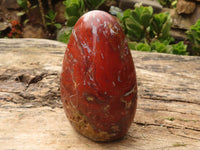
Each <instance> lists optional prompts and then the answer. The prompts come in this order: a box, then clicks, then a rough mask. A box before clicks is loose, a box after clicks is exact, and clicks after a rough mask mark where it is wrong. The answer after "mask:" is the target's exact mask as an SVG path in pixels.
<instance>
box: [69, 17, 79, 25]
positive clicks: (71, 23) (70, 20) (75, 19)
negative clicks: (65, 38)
mask: <svg viewBox="0 0 200 150" xmlns="http://www.w3.org/2000/svg"><path fill="white" fill-rule="evenodd" d="M77 20H78V17H76V16H71V17H70V18H68V20H67V26H68V27H72V26H74V25H75V23H76V22H77Z"/></svg>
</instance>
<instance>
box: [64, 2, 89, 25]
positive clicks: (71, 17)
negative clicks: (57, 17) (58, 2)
mask: <svg viewBox="0 0 200 150" xmlns="http://www.w3.org/2000/svg"><path fill="white" fill-rule="evenodd" d="M63 3H64V5H65V6H66V10H65V16H66V19H67V26H69V27H72V26H74V25H75V23H76V21H77V20H78V19H79V18H80V16H82V15H83V14H84V13H85V10H84V9H85V6H84V1H83V0H66V1H64V2H63Z"/></svg>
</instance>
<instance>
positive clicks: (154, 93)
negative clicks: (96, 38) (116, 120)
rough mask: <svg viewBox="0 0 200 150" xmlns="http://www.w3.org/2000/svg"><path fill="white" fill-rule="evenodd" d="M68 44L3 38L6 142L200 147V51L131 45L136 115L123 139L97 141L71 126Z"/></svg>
mask: <svg viewBox="0 0 200 150" xmlns="http://www.w3.org/2000/svg"><path fill="white" fill-rule="evenodd" d="M65 48H66V45H65V44H62V43H59V42H56V41H50V40H44V39H13V40H11V39H0V149H1V150H39V149H41V150H46V149H48V150H55V149H56V150H66V149H67V150H68V149H69V150H94V149H95V150H106V149H109V150H133V149H134V150H154V149H158V150H160V149H163V150H168V149H170V150H172V149H174V150H182V149H183V150H184V149H185V150H200V57H191V56H176V55H168V54H158V53H146V52H137V51H132V55H133V58H134V62H135V66H136V71H137V79H138V89H139V92H138V97H139V99H138V108H137V112H136V117H135V120H134V122H133V123H132V126H131V128H130V130H129V132H128V134H127V135H126V136H125V137H124V138H123V139H122V140H119V141H115V142H111V143H95V142H92V141H90V140H88V139H87V138H85V137H83V136H81V135H79V134H78V133H76V132H75V131H74V130H73V128H72V127H71V125H70V124H69V122H68V120H67V118H66V116H65V114H64V111H63V108H62V104H61V101H60V92H59V78H60V72H61V65H62V59H63V55H64V52H65ZM113 65H115V64H113Z"/></svg>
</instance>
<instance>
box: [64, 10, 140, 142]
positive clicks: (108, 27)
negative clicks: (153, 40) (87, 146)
mask: <svg viewBox="0 0 200 150" xmlns="http://www.w3.org/2000/svg"><path fill="white" fill-rule="evenodd" d="M60 87H61V99H62V103H63V106H64V109H65V112H66V115H67V117H68V119H69V121H70V122H71V124H72V126H73V127H74V128H75V129H76V130H77V131H78V132H79V133H81V134H82V135H84V136H86V137H88V138H90V139H91V140H94V141H112V140H115V139H119V138H121V137H123V136H124V135H125V134H126V133H127V131H128V128H129V127H130V125H131V122H132V121H133V118H134V115H135V112H136V106H137V82H136V72H135V67H134V62H133V59H132V56H131V54H130V50H129V48H128V43H127V41H126V38H125V34H124V32H123V30H122V28H121V27H120V25H119V23H118V22H117V21H116V20H115V18H114V17H113V16H111V15H110V14H108V13H106V12H103V11H97V10H95V11H91V12H88V13H86V14H84V15H83V16H82V17H81V18H80V19H79V20H78V21H77V23H76V24H75V26H74V29H73V31H72V34H71V36H70V39H69V43H68V45H67V49H66V52H65V55H64V60H63V66H62V73H61V86H60Z"/></svg>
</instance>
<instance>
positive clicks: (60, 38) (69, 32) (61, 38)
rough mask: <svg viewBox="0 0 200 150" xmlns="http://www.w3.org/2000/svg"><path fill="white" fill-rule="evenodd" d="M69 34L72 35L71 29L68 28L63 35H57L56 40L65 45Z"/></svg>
mask: <svg viewBox="0 0 200 150" xmlns="http://www.w3.org/2000/svg"><path fill="white" fill-rule="evenodd" d="M71 33H72V28H68V29H67V30H65V31H64V32H63V33H61V34H59V35H58V37H57V40H58V41H60V42H63V43H66V44H67V43H68V41H69V38H70V35H71Z"/></svg>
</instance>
